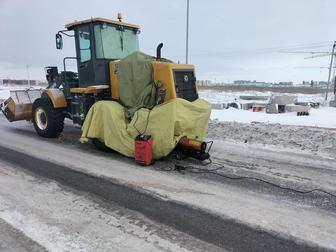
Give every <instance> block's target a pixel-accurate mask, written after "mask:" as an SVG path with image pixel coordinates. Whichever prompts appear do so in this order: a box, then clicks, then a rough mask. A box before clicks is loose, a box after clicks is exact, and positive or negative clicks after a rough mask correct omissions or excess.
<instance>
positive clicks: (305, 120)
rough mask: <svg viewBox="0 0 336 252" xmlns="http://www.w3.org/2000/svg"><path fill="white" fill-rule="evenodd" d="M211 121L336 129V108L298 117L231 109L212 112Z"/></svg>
mask: <svg viewBox="0 0 336 252" xmlns="http://www.w3.org/2000/svg"><path fill="white" fill-rule="evenodd" d="M211 119H213V120H215V119H218V120H219V121H222V122H240V123H252V122H263V123H267V124H276V123H279V124H284V125H298V126H311V127H324V128H336V108H329V107H322V108H319V109H311V111H310V115H309V116H297V115H296V113H295V112H292V113H283V114H266V113H265V111H261V112H252V111H251V110H238V109H235V108H229V109H224V110H212V112H211Z"/></svg>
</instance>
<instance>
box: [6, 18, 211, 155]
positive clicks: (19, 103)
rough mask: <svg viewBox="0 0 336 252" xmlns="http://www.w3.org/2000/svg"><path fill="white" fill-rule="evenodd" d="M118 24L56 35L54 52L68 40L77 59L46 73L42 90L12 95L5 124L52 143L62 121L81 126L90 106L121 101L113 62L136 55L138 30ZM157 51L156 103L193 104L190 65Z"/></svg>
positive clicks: (98, 22)
mask: <svg viewBox="0 0 336 252" xmlns="http://www.w3.org/2000/svg"><path fill="white" fill-rule="evenodd" d="M118 19H119V20H118V21H115V20H109V19H105V18H91V19H88V20H83V21H75V22H73V23H70V24H67V25H65V30H61V31H59V32H57V34H56V48H57V49H62V48H63V37H62V35H63V36H67V37H69V38H73V39H74V42H75V48H76V56H75V57H65V58H64V59H63V69H62V71H61V72H59V71H58V68H57V67H55V66H48V67H46V68H45V71H46V79H47V81H48V87H47V88H45V89H42V90H25V91H13V92H11V97H10V98H9V99H8V100H6V101H5V102H4V103H3V104H2V106H1V110H2V111H3V113H4V114H5V116H6V117H7V119H8V120H9V121H10V122H13V121H19V120H31V121H32V122H33V124H34V128H35V130H36V132H37V134H38V135H39V136H41V137H47V138H52V137H57V136H59V135H60V134H61V132H62V131H63V127H64V119H65V118H68V119H70V120H72V121H73V123H74V124H78V125H83V123H84V121H85V119H86V116H87V114H88V112H89V110H90V108H91V107H92V106H93V105H94V104H95V103H97V102H99V101H116V102H118V101H119V102H120V101H121V99H120V93H121V90H120V89H121V88H122V85H124V84H123V83H120V78H119V77H118V62H119V61H120V60H122V59H124V58H125V57H127V56H129V55H131V54H132V53H135V52H137V51H138V50H139V42H138V36H139V34H140V27H139V26H137V25H133V24H129V23H125V22H123V21H122V19H121V16H119V15H118ZM161 48H162V44H160V45H159V46H158V47H157V55H156V57H153V59H152V60H151V71H152V79H153V81H156V82H159V83H160V84H161V87H162V89H163V90H164V94H163V96H161V100H162V101H161V102H160V103H162V102H168V101H170V100H173V99H177V98H179V99H183V100H187V101H189V102H193V101H195V100H197V99H198V93H197V88H196V78H195V69H194V66H193V65H187V64H175V63H173V62H171V61H168V60H164V59H162V58H161ZM71 60H74V61H76V63H77V70H78V71H77V72H72V71H68V70H67V65H68V62H69V61H71ZM135 78H136V77H135ZM133 79H134V78H133ZM120 103H121V104H123V103H122V102H120ZM124 103H125V102H124ZM205 127H207V125H206V126H205ZM154 141H155V139H154ZM194 142H195V141H194ZM196 145H197V143H196ZM197 148H199V146H197ZM202 151H203V149H202Z"/></svg>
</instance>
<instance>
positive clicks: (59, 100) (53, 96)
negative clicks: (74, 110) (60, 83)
mask: <svg viewBox="0 0 336 252" xmlns="http://www.w3.org/2000/svg"><path fill="white" fill-rule="evenodd" d="M43 92H44V93H46V94H47V95H48V97H49V98H50V100H51V102H52V104H53V107H54V108H66V107H67V106H68V105H67V102H66V99H65V96H64V93H63V91H62V90H61V89H45V90H43Z"/></svg>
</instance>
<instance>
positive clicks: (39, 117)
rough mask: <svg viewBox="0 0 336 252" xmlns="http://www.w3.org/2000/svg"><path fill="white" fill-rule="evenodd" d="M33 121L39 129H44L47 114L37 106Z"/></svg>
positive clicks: (46, 122)
mask: <svg viewBox="0 0 336 252" xmlns="http://www.w3.org/2000/svg"><path fill="white" fill-rule="evenodd" d="M35 122H36V125H37V127H38V128H39V129H41V130H45V129H46V128H47V126H48V121H47V114H46V112H45V111H44V110H43V109H42V108H37V109H36V111H35Z"/></svg>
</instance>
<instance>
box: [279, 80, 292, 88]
mask: <svg viewBox="0 0 336 252" xmlns="http://www.w3.org/2000/svg"><path fill="white" fill-rule="evenodd" d="M276 86H278V87H293V82H292V81H280V82H279V83H278V84H276Z"/></svg>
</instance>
